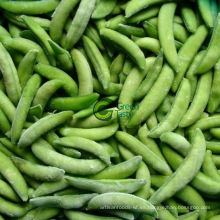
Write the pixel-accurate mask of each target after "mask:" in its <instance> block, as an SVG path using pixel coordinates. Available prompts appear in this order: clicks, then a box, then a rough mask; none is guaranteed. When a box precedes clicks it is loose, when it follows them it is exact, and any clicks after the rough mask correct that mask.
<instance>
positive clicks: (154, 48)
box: [135, 37, 160, 54]
mask: <svg viewBox="0 0 220 220" xmlns="http://www.w3.org/2000/svg"><path fill="white" fill-rule="evenodd" d="M135 43H136V44H137V45H138V46H139V47H140V48H141V49H146V50H148V51H150V52H153V53H154V54H158V53H159V51H160V42H159V40H157V39H154V38H150V37H144V38H140V39H137V40H135Z"/></svg>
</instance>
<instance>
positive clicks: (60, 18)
mask: <svg viewBox="0 0 220 220" xmlns="http://www.w3.org/2000/svg"><path fill="white" fill-rule="evenodd" d="M78 2H79V0H62V1H60V3H59V5H58V6H57V8H56V10H55V11H54V13H53V15H52V20H51V23H50V28H49V31H50V36H51V38H52V40H54V41H55V42H59V41H60V39H61V37H62V34H63V29H64V26H65V23H66V21H67V19H68V17H69V15H70V14H71V11H72V10H73V9H74V8H75V6H76V5H77V4H78Z"/></svg>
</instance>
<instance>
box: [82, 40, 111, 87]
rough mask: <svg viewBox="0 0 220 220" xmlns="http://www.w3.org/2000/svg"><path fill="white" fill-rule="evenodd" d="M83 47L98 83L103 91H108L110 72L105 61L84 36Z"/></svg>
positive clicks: (92, 43) (91, 42)
mask: <svg viewBox="0 0 220 220" xmlns="http://www.w3.org/2000/svg"><path fill="white" fill-rule="evenodd" d="M83 45H84V48H85V50H86V53H87V55H88V57H89V59H90V61H91V63H92V65H93V67H94V69H95V71H96V74H97V76H98V79H99V81H100V82H101V84H102V86H103V88H104V89H108V87H109V83H110V72H109V68H108V66H107V63H106V61H105V60H104V58H103V56H102V54H101V53H100V51H99V49H98V48H97V46H96V45H95V43H94V42H93V41H92V40H90V39H89V38H88V37H86V36H84V37H83Z"/></svg>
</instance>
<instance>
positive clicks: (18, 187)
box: [0, 152, 28, 201]
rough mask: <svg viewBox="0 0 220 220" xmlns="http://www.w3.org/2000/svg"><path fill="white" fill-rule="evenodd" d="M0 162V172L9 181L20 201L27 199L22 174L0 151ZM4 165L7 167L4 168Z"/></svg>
mask: <svg viewBox="0 0 220 220" xmlns="http://www.w3.org/2000/svg"><path fill="white" fill-rule="evenodd" d="M0 164H1V165H0V173H1V174H2V176H3V177H4V178H5V179H6V180H7V181H8V182H9V183H10V185H11V186H12V188H13V189H14V190H15V192H16V193H17V194H18V196H19V197H20V198H21V199H22V201H27V200H28V192H27V185H26V182H25V180H24V178H23V176H22V175H21V173H20V172H19V170H18V169H17V168H16V167H15V165H14V164H13V163H12V161H11V160H10V159H9V158H8V157H7V156H6V155H5V154H3V153H2V152H0ZM6 167H7V169H5V168H6Z"/></svg>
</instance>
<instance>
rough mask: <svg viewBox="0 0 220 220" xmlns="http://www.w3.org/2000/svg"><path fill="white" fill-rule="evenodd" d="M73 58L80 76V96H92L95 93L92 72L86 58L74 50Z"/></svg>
mask: <svg viewBox="0 0 220 220" xmlns="http://www.w3.org/2000/svg"><path fill="white" fill-rule="evenodd" d="M71 56H72V59H73V63H74V65H75V67H76V72H77V76H78V82H79V95H88V94H91V93H92V92H93V82H92V71H91V68H90V65H89V63H88V61H87V59H86V57H85V56H84V55H83V53H81V52H80V50H78V49H73V50H72V51H71Z"/></svg>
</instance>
